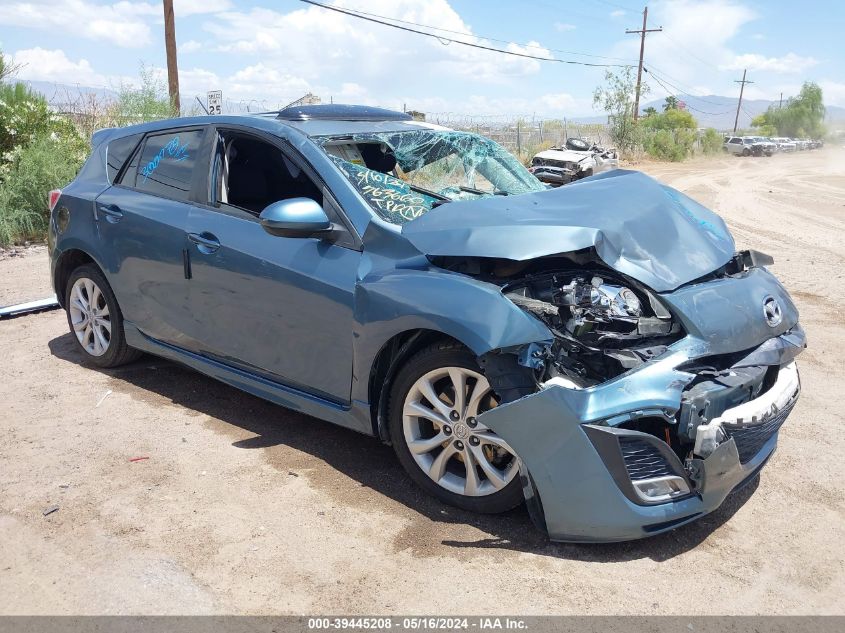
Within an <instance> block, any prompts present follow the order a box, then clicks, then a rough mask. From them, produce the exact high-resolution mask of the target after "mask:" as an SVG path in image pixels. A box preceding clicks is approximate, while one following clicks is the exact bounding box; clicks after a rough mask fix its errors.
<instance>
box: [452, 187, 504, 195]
mask: <svg viewBox="0 0 845 633" xmlns="http://www.w3.org/2000/svg"><path fill="white" fill-rule="evenodd" d="M458 189H460V190H461V191H466V192H467V193H474V194H476V195H479V196H489V195H490V194H491V193H492V195H494V196H509V195H510V194H509V193H508V192H507V191H502V190H501V189H496V190H495V191H492V192H491V191H483V190H481V189H476V188H475V187H464V186H460V187H458Z"/></svg>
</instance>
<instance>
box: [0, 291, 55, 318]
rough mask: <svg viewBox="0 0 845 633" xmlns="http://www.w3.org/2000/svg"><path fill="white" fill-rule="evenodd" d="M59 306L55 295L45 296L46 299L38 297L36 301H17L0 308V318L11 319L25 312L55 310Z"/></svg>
mask: <svg viewBox="0 0 845 633" xmlns="http://www.w3.org/2000/svg"><path fill="white" fill-rule="evenodd" d="M58 308H59V302H58V300H57V299H56V295H53V296H52V297H47V298H46V299H38V300H36V301H27V302H26V303H17V304H15V305H11V306H6V307H5V308H0V319H11V318H13V317H17V316H23V315H25V314H32V313H35V312H44V311H45V310H56V309H58Z"/></svg>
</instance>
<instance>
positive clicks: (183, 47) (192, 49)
mask: <svg viewBox="0 0 845 633" xmlns="http://www.w3.org/2000/svg"><path fill="white" fill-rule="evenodd" d="M200 49H202V43H200V42H197V41H196V40H188V41H187V42H183V43H181V44H179V52H180V53H196V52H197V51H198V50H200Z"/></svg>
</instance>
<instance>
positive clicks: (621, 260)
mask: <svg viewBox="0 0 845 633" xmlns="http://www.w3.org/2000/svg"><path fill="white" fill-rule="evenodd" d="M615 178H619V176H613V175H609V176H608V177H607V178H602V177H599V178H598V179H595V180H593V182H590V183H588V182H585V183H583V184H580V183H579V184H578V185H574V186H573V187H572V188H571V189H570V191H574V192H575V193H571V194H568V195H567V198H566V199H564V198H562V197H560V195H561V193H562V192H560V190H559V191H558V193H555V192H544V193H541V194H528V195H527V196H522V198H523V201H522V202H523V204H522V205H521V206H522V209H523V210H522V211H521V217H522V222H521V225H519V224H517V225H512V226H511V227H510V229H509V232H508V233H507V235H504V236H502V238H501V239H502V241H501V242H500V243H498V244H496V243H493V242H495V239H493V240H492V241H491V237H492V235H494V233H492V232H490V233H488V232H486V229H487V228H489V229H491V231H495V229H496V228H503V227H502V226H501V225H502V224H503V223H504V220H505V217H506V216H507V211H508V209H510V208H513V207H512V206H510V207H509V205H514V204H515V203H514V202H508V201H493V202H491V203H488V204H487V205H486V207H484V208H483V209H482V208H481V206H480V204H481V203H467V204H475V205H479V206H478V211H479V215H477V216H474V215H473V212H474V211H475V207H471V206H467V207H466V208H465V209H462V213H461V216H462V218H463V220H462V222H463V223H462V224H460V225H456V223H455V222H456V220H455V218H451V219H449V221H448V222H441V221H440V219H439V218H438V217H437V216H436V215H433V214H432V216H431V217H428V218H426V217H423V218H421V219H420V220H418V221H415V222H412V223H411V224H409V225H408V226H407V227H406V229H407V231H406V233H407V236H408V238H409V240H410V241H412V243H415V246H417V248H419V249H420V250H423V252H426V253H428V254H429V259H430V260H431V262H432V263H433V264H434V265H435V266H436V267H437V268H440V269H446V270H449V271H452V272H456V273H461V274H463V275H469V276H471V277H473V278H475V279H477V280H479V281H481V282H484V283H488V284H495V285H497V286H499V287H500V289H501V293H502V295H503V296H504V297H505V298H507V299H508V300H509V301H510V302H511V303H513V304H515V305H516V306H518V307H519V308H521V309H522V310H523V311H524V312H526V313H528V314H530V315H532V316H533V317H534V318H536V319H537V320H539V321H540V322H542V324H543V325H545V327H546V328H547V329H548V331H549V332H550V333H551V335H552V336H551V338H550V339H547V340H542V341H540V340H538V341H535V342H530V343H526V344H523V345H518V346H515V347H512V348H507V349H496V350H492V351H489V352H487V353H485V354H482V355H480V356H479V363H480V365H481V367H482V368H483V369H484V371H485V373H486V375H487V378H488V380H489V381H490V383H491V386H492V387H493V388H494V390H496V392H497V393H499V394H500V395H501V396H502V402H501V403H500V404H499V406H498V407H496V408H494V409H492V410H490V411H487V412H486V413H484V414H482V416H480V418H479V422H481V423H483V424H485V425H486V426H487V427H489V428H490V429H492V430H494V431H495V432H496V433H497V434H498V435H500V436H501V437H502V438H503V439H504V440H505V441H506V442H507V443H508V445H509V446H511V447H512V448H513V449H514V451H515V452H516V454H517V455H518V456H519V458H520V460H521V470H520V472H521V477H522V482H523V489H524V494H525V498H526V501H527V504H528V507H529V510H530V512H531V515H532V518H533V519H534V521H535V523H536V524H537V525H538V526H539V527H540V528H541V529H543V530H545V531H546V532H547V533H548V534H549V537H550V538H551V539H552V540H559V541H621V540H630V539H636V538H642V537H646V536H650V535H653V534H656V533H659V532H663V531H666V530H669V529H672V528H675V527H677V526H680V525H682V524H685V523H688V522H690V521H693V520H695V519H696V518H699V517H701V516H703V515H705V514H707V513H709V512H711V511H713V510H715V509H716V508H717V507H718V506H719V505H720V504H721V503H722V501H723V500H724V499H725V497H726V496H727V495H728V494H729V493H730V492H731V491H733V490H735V489H737V488H738V487H740V486H741V485H743V484H744V483H745V482H747V481H749V480H750V479H751V478H753V477H754V476H755V475H756V474H757V472H758V471H759V470H760V468H762V466H763V465H764V464H765V462H766V461H767V460H768V459H769V457H770V456H771V454H772V453H773V451H774V449H775V445H776V442H777V436H778V431H779V429H780V427H781V425H782V424H783V423H784V421H785V420H786V418H787V416H788V415H789V414H790V412H791V410H792V408H793V407H794V406H795V403H796V401H797V398H798V395H799V392H800V380H799V377H798V370H797V367H796V365H795V357H796V356H797V355H798V354H799V353H800V352H801V351H802V350H803V349H804V347H805V346H806V341H805V336H804V332H803V330H802V328H801V326H800V325H799V323H798V312H797V309H796V308H795V306H794V304H793V303H792V301H791V299H790V297H789V295H788V293H787V292H786V290H785V289H784V288H783V286H782V285H781V284H780V283H779V282H778V281H777V279H776V278H775V277H774V276H773V275H772V274H771V273H770V272H769V271H768V270H767V268H766V266H767V265H770V264H771V263H772V260H771V258H768V257H767V256H765V255H762V254H760V253H757V252H754V251H744V252H739V253H736V252H735V249H734V244H733V240H732V238H731V237H730V234H729V233H728V231H727V229H726V227H725V226H724V223H723V222H722V221H721V220H720V219H718V217H717V216H715V214H712V213H711V212H709V211H707V210H706V209H704V208H703V207H701V206H700V205H697V203H694V202H693V201H691V200H690V199H689V198H686V197H685V196H683V195H682V194H679V193H678V192H676V191H674V190H670V189H668V188H665V187H662V186H659V185H657V184H656V183H655V182H654V181H651V180H650V179H646V177H644V176H631V175H628V176H623V178H627V180H623V181H621V182H620V181H618V180H617V181H616V184H617V192H615V193H612V194H611V193H608V192H609V191H610V189H609V185H610V184H611V183H613V181H614V179H615ZM601 180H604V181H605V187H603V186H602V184H601ZM596 182H599V184H598V185H596V184H595V183H596ZM579 187H583V188H584V189H583V191H582V193H578V192H577V191H578V188H579ZM626 189H627V193H630V194H634V195H635V199H637V206H638V208H639V209H640V211H639V212H638V213H633V212H632V213H631V214H630V217H629V218H627V219H625V218H624V217H623V219H622V220H621V221H620V220H619V218H620V216H619V215H618V214H617V215H616V223H615V224H614V223H613V222H611V218H612V216H611V214H610V213H608V215H607V216H604V217H603V215H602V209H603V208H605V207H606V206H607V205H606V204H603V202H604V203H608V202H613V201H616V202H619V201H620V200H621V198H620V196H624V190H626ZM582 194H583V195H584V196H589V198H590V199H591V202H592V204H591V205H590V206H589V207H588V206H586V205H585V206H584V211H585V213H589V214H590V215H584V216H582V217H580V218H575V219H573V217H572V216H571V215H569V214H561V213H560V212H559V211H558V212H557V214H556V215H555V214H553V213H551V211H548V212H547V210H546V209H545V208H544V207H545V205H546V204H548V205H549V207H551V206H554V205H555V204H559V203H561V202H564V200H565V201H566V202H567V203H568V204H569V205H570V208H572V206H574V207H575V208H578V207H579V205H580V204H581V202H582V200H581V199H580V198H581V195H582ZM555 196H557V197H555ZM526 198H528V199H530V200H526ZM532 198H533V199H532ZM584 202H586V198H585V200H584ZM526 203H528V204H526ZM531 203H533V205H532V204H531ZM497 207H498V209H497ZM526 209H527V210H526ZM541 218H542V221H541ZM576 220H577V221H576ZM472 222H475V225H474V226H473V227H472V228H471V229H470V228H468V227H469V225H470V223H472ZM441 226H442V227H443V228H446V227H447V226H448V227H450V228H449V230H448V231H447V232H443V233H441V234H438V231H437V228H438V227H441ZM535 228H536V229H538V230H537V231H535V230H534V229H535ZM534 236H536V237H537V240H541V239H543V240H545V243H546V244H547V245H546V246H545V247H539V246H537V244H536V243H532V241H531V240H530V239H524V238H527V237H534ZM539 236H543V237H542V238H541V237H539ZM452 240H454V241H455V243H454V244H450V241H452ZM550 241H551V242H553V243H556V244H558V245H565V246H571V247H572V248H571V250H569V249H567V250H566V251H565V252H556V253H550V252H549V250H548V249H549V246H548V243H549V242H550ZM457 242H460V249H462V250H463V251H464V254H460V255H459V254H458V251H459V247H458V245H457ZM544 248H545V249H546V252H543V249H544ZM497 255H499V256H497ZM514 359H516V363H517V364H518V365H519V367H520V368H523V370H524V373H519V372H513V371H506V370H502V369H501V368H502V367H508V366H513V364H514V362H513V361H514ZM526 375H530V377H531V381H533V383H534V387H535V388H534V389H533V390H531V391H533V392H532V393H529V394H528V395H525V393H526V390H525V382H526Z"/></svg>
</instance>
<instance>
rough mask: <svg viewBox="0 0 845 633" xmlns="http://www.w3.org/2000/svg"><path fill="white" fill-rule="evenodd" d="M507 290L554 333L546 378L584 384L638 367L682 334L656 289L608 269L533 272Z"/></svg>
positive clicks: (508, 293)
mask: <svg viewBox="0 0 845 633" xmlns="http://www.w3.org/2000/svg"><path fill="white" fill-rule="evenodd" d="M503 292H504V294H505V295H506V296H507V297H508V298H509V299H510V300H511V301H513V302H514V303H516V304H517V305H518V306H520V307H521V308H523V309H525V310H527V311H529V312H531V313H532V314H534V315H536V316H537V317H538V318H539V319H540V320H542V321H543V322H544V323H545V324H546V325H547V326H548V327H549V329H550V330H551V331H552V332H553V333H554V335H555V342H554V344H553V345H552V348H551V350H550V358H548V359H545V361H546V363H547V364H548V365H549V367H548V374H547V376H546V377H547V378H551V377H554V376H556V375H559V376H565V377H566V378H568V379H569V380H571V381H572V382H573V383H575V385H577V386H579V387H588V386H590V385H594V384H598V383H600V382H604V381H606V380H608V379H610V378H613V377H614V376H618V375H619V374H621V373H624V372H625V371H627V370H628V369H631V368H633V367H637V366H638V365H640V364H641V363H643V362H644V361H646V360H648V359H650V358H652V357H654V356H656V355H659V354H660V353H662V352H663V351H664V350H665V349H666V346H667V345H668V344H670V343H672V342H673V341H675V340H677V339H678V338H679V337H680V335H681V328H680V326H679V325H678V324H677V323H674V322H673V320H672V315H671V314H670V313H669V312H668V311H667V310H666V308H664V307H663V306H662V305H661V304H660V303H659V302H658V301H657V299H656V298H655V297H654V296H653V295H652V294H651V293H650V292H648V291H647V290H645V289H644V288H642V287H637V286H635V285H634V284H632V283H630V282H629V281H626V280H625V279H622V278H621V276H619V275H614V274H613V273H611V272H610V271H608V270H606V269H595V268H592V269H591V268H583V269H572V270H558V271H553V272H547V273H541V274H538V275H531V276H527V277H524V278H522V279H520V280H519V281H516V282H513V283H511V284H508V285H507V286H505V288H504V289H503Z"/></svg>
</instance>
